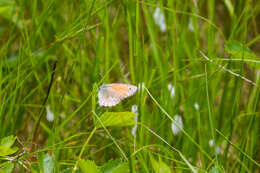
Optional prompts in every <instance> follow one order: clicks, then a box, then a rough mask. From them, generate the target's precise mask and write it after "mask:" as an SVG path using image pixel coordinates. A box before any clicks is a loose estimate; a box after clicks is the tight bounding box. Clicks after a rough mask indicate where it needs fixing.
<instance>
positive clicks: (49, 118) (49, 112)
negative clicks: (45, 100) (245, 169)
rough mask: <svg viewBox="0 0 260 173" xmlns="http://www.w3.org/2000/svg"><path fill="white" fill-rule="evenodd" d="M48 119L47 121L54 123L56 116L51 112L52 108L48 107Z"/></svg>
mask: <svg viewBox="0 0 260 173" xmlns="http://www.w3.org/2000/svg"><path fill="white" fill-rule="evenodd" d="M46 119H47V120H48V121H49V122H52V121H53V120H54V114H53V113H52V112H51V110H50V106H47V107H46Z"/></svg>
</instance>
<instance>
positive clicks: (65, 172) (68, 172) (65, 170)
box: [61, 168, 81, 173]
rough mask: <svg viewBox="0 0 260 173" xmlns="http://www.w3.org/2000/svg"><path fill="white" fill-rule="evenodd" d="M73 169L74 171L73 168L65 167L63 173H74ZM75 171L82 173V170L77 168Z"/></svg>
mask: <svg viewBox="0 0 260 173" xmlns="http://www.w3.org/2000/svg"><path fill="white" fill-rule="evenodd" d="M72 171H73V168H67V169H63V170H62V171H61V173H72ZM75 173H81V171H80V170H76V171H75Z"/></svg>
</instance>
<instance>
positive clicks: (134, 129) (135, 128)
mask: <svg viewBox="0 0 260 173" xmlns="http://www.w3.org/2000/svg"><path fill="white" fill-rule="evenodd" d="M137 110H138V107H137V105H133V106H132V110H131V111H132V112H134V113H137ZM134 120H135V121H136V122H137V116H134ZM136 130H137V124H135V125H134V127H133V128H132V130H131V134H132V135H133V136H134V137H136Z"/></svg>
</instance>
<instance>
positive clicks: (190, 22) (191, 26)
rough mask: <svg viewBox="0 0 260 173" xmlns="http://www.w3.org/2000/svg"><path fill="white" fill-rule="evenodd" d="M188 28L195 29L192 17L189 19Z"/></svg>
mask: <svg viewBox="0 0 260 173" xmlns="http://www.w3.org/2000/svg"><path fill="white" fill-rule="evenodd" d="M188 30H190V31H194V27H193V24H192V18H190V20H189V24H188Z"/></svg>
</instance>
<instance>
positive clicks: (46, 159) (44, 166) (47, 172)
mask: <svg viewBox="0 0 260 173" xmlns="http://www.w3.org/2000/svg"><path fill="white" fill-rule="evenodd" d="M38 157H39V166H40V170H41V171H42V172H43V173H52V172H54V168H55V159H54V157H53V156H50V155H49V154H44V153H39V155H38Z"/></svg>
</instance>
